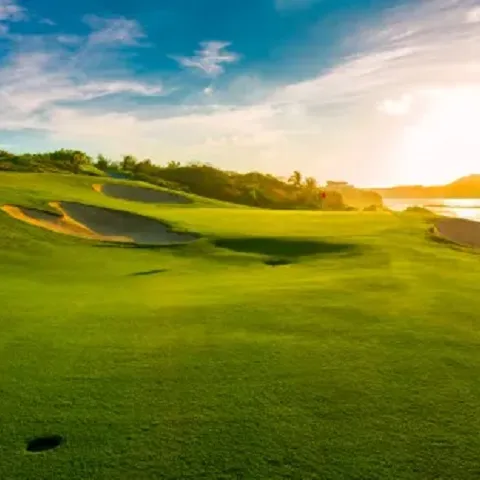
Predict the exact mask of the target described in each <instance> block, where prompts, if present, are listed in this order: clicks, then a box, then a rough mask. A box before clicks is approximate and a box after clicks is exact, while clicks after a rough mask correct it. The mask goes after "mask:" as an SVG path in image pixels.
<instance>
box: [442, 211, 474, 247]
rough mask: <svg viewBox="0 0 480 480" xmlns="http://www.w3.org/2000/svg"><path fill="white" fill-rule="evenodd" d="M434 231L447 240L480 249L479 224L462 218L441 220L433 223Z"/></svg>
mask: <svg viewBox="0 0 480 480" xmlns="http://www.w3.org/2000/svg"><path fill="white" fill-rule="evenodd" d="M435 229H436V231H437V233H438V234H440V235H441V236H442V237H444V238H446V239H447V240H450V241H452V242H455V243H458V244H461V245H468V246H470V247H475V248H480V222H474V221H472V220H466V219H463V218H441V219H439V220H437V221H436V222H435Z"/></svg>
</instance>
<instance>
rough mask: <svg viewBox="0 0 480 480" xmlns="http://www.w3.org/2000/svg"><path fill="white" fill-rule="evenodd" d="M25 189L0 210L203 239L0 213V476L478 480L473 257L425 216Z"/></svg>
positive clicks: (79, 188) (20, 184) (7, 196)
mask: <svg viewBox="0 0 480 480" xmlns="http://www.w3.org/2000/svg"><path fill="white" fill-rule="evenodd" d="M25 175H26V176H24V177H21V178H20V179H18V180H15V181H13V178H14V177H12V176H10V175H2V174H0V203H1V204H9V205H25V206H26V207H28V208H39V209H42V210H45V209H46V205H48V203H49V202H50V201H52V200H54V199H57V198H62V199H65V201H68V202H74V203H82V204H95V203H97V204H98V205H99V206H103V207H105V208H111V209H127V210H129V211H131V212H132V213H137V214H139V215H146V216H149V217H152V218H157V219H158V220H160V221H164V222H166V223H168V224H172V225H175V226H176V227H177V228H178V229H179V230H184V231H194V232H199V234H202V236H203V237H204V238H203V239H202V240H199V241H198V242H193V243H190V244H185V245H181V246H179V247H176V248H170V247H166V248H161V249H148V248H144V249H139V248H122V247H119V246H113V247H111V246H110V245H108V244H100V243H92V242H85V241H82V240H80V239H78V238H76V237H73V236H67V235H57V234H55V233H52V232H51V231H49V230H46V229H41V228H34V227H32V226H31V225H28V224H27V223H24V222H20V221H18V220H16V219H14V218H11V217H10V216H9V215H5V214H2V215H0V265H1V269H0V272H1V273H0V305H1V309H0V319H1V321H0V378H1V379H2V382H1V387H0V388H1V395H0V412H1V413H2V426H1V428H2V435H1V436H0V450H1V462H0V478H2V479H4V478H5V479H31V478H41V479H44V480H54V479H63V478H68V479H70V480H80V479H82V480H83V479H87V478H92V479H96V480H106V479H141V480H147V479H152V480H153V479H158V478H164V479H191V480H193V479H195V480H198V479H202V478H204V479H207V478H208V479H210V478H212V479H238V478H245V479H250V478H251V479H282V478H284V479H292V478H299V479H318V478H322V479H323V478H325V479H332V480H345V479H354V478H358V479H360V478H363V479H386V478H394V479H396V480H407V479H409V480H410V479H415V480H425V479H434V478H438V479H440V478H445V479H462V480H475V479H477V478H478V451H479V449H480V437H479V435H478V431H479V428H480V400H479V399H480V380H479V378H478V375H477V371H478V369H479V367H480V348H479V347H480V330H479V328H478V325H477V323H478V322H477V320H478V312H479V311H480V281H479V280H480V277H479V275H480V273H479V268H478V256H476V255H472V254H470V253H468V251H463V250H461V249H453V248H445V246H443V245H441V244H438V243H435V242H432V241H430V239H428V238H427V236H426V235H425V229H426V225H425V221H424V219H422V218H421V216H415V215H410V216H409V215H392V214H387V213H382V212H365V213H364V212H331V213H321V212H304V211H302V212H293V211H290V212H278V211H265V210H259V209H241V208H211V206H208V204H207V202H206V201H205V202H204V203H202V201H201V200H199V201H198V202H195V203H194V204H192V205H191V206H188V207H186V208H178V207H177V206H166V205H164V206H157V205H149V204H137V203H134V202H130V203H129V202H124V201H122V200H117V199H113V198H110V197H107V196H104V195H98V193H96V192H94V191H93V189H92V181H94V180H95V179H93V178H92V179H88V178H86V177H85V178H80V177H79V178H77V177H72V176H54V175H45V176H43V177H35V178H34V177H31V178H30V179H29V178H28V177H29V176H28V174H25ZM97 182H98V180H97ZM217 245H218V246H217ZM332 245H334V246H335V247H332ZM339 246H341V247H339ZM102 247H103V248H102ZM220 247H221V248H220ZM267 257H268V258H271V257H272V258H273V257H275V258H276V257H278V258H279V259H282V258H285V261H284V263H283V264H281V263H277V265H273V264H272V265H271V266H270V265H266V264H265V263H266V261H268V260H266V258H267ZM287 260H288V261H289V262H290V263H288V262H287ZM279 261H280V260H279ZM282 265H283V266H282ZM60 441H61V442H60ZM32 442H34V443H33V447H32ZM57 443H58V446H56V445H57ZM32 448H33V450H35V451H34V452H31V451H30V450H29V449H32ZM40 450H41V451H40Z"/></svg>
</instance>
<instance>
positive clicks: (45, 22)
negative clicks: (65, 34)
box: [40, 18, 56, 27]
mask: <svg viewBox="0 0 480 480" xmlns="http://www.w3.org/2000/svg"><path fill="white" fill-rule="evenodd" d="M40 23H42V24H43V25H48V26H49V27H54V26H55V25H56V23H55V22H54V21H53V20H51V19H50V18H42V19H41V20H40Z"/></svg>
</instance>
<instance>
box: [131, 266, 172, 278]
mask: <svg viewBox="0 0 480 480" xmlns="http://www.w3.org/2000/svg"><path fill="white" fill-rule="evenodd" d="M165 272H168V270H167V269H166V268H159V269H157V270H147V271H146V272H135V273H131V274H130V276H131V277H146V276H148V275H157V274H159V273H165Z"/></svg>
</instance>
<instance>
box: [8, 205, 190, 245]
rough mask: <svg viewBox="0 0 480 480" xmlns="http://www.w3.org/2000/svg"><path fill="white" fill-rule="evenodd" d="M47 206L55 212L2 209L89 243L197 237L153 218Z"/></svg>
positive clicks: (145, 242) (156, 242) (159, 241)
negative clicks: (81, 238) (180, 231)
mask: <svg viewBox="0 0 480 480" xmlns="http://www.w3.org/2000/svg"><path fill="white" fill-rule="evenodd" d="M49 205H50V206H51V207H52V208H53V209H55V210H56V212H55V213H51V212H47V211H44V210H38V209H34V208H26V207H20V206H16V205H4V206H3V207H2V210H3V211H4V212H6V213H7V214H8V215H10V216H11V217H13V218H16V219H17V220H22V221H24V222H26V223H29V224H31V225H35V226H37V227H42V228H46V229H48V230H52V231H54V232H57V233H63V234H66V235H73V236H76V237H83V238H90V239H92V240H100V241H109V242H123V243H135V244H139V245H142V244H143V245H165V244H174V243H185V242H191V241H193V240H196V238H197V237H196V236H194V235H191V234H186V233H176V232H172V231H171V230H170V229H169V228H168V227H167V226H166V225H164V224H163V223H161V222H159V221H157V220H155V219H153V218H149V217H144V216H142V215H136V214H134V213H130V212H124V211H120V210H112V209H108V208H102V207H95V206H93V205H85V204H81V203H75V202H51V203H50V204H49ZM57 212H58V213H57Z"/></svg>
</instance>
